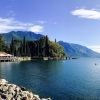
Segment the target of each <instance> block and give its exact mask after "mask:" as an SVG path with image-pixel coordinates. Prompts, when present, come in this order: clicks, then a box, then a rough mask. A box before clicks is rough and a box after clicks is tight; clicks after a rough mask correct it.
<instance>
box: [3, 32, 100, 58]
mask: <svg viewBox="0 0 100 100" xmlns="http://www.w3.org/2000/svg"><path fill="white" fill-rule="evenodd" d="M1 36H2V37H3V39H4V40H5V42H6V43H10V42H11V40H12V37H14V38H16V39H20V40H22V39H23V38H24V36H25V37H26V39H27V40H38V39H40V38H41V37H43V36H44V35H42V34H36V33H34V32H28V31H11V32H8V33H1ZM58 43H59V44H60V45H62V46H63V47H64V51H65V54H66V55H68V56H71V57H100V54H99V53H97V52H94V51H93V50H91V49H89V48H87V47H85V46H82V45H78V44H73V43H66V42H63V41H59V42H58Z"/></svg>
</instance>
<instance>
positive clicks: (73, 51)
mask: <svg viewBox="0 0 100 100" xmlns="http://www.w3.org/2000/svg"><path fill="white" fill-rule="evenodd" d="M58 43H59V44H60V45H62V46H63V47H64V51H65V54H66V55H68V56H70V57H100V54H99V53H97V52H95V51H93V50H91V49H89V48H87V47H85V46H82V45H78V44H73V43H66V42H63V41H59V42H58Z"/></svg>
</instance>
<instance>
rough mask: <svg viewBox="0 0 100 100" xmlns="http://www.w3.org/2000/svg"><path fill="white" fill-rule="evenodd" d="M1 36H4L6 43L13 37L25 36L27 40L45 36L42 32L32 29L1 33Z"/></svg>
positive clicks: (20, 37) (20, 38)
mask: <svg viewBox="0 0 100 100" xmlns="http://www.w3.org/2000/svg"><path fill="white" fill-rule="evenodd" d="M1 36H2V37H3V39H4V40H5V42H6V43H10V42H11V40H12V37H14V38H16V39H19V40H22V39H23V38H24V37H26V40H38V39H40V38H41V37H43V35H41V34H36V33H34V32H30V31H11V32H8V33H1Z"/></svg>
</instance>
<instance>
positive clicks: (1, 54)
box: [0, 52, 13, 57]
mask: <svg viewBox="0 0 100 100" xmlns="http://www.w3.org/2000/svg"><path fill="white" fill-rule="evenodd" d="M0 56H2V57H5V56H7V57H8V56H9V57H11V56H13V55H11V54H7V53H6V52H0Z"/></svg>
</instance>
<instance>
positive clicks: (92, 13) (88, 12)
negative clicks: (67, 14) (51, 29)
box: [71, 9, 100, 20]
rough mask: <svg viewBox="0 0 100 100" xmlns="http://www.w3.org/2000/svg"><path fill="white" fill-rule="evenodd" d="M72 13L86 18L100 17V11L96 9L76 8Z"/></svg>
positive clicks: (95, 18)
mask: <svg viewBox="0 0 100 100" xmlns="http://www.w3.org/2000/svg"><path fill="white" fill-rule="evenodd" d="M71 14H72V15H74V16H78V17H81V18H86V19H94V20H97V19H100V11H97V10H94V9H76V10H74V11H72V12H71Z"/></svg>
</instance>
